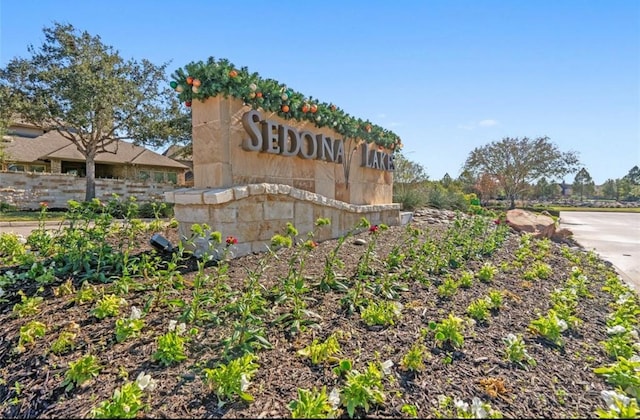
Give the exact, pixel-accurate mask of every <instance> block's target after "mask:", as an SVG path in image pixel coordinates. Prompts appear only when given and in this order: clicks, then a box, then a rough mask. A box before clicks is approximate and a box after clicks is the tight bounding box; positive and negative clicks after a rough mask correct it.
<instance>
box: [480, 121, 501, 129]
mask: <svg viewBox="0 0 640 420" xmlns="http://www.w3.org/2000/svg"><path fill="white" fill-rule="evenodd" d="M478 125H479V126H480V127H492V126H494V125H498V121H496V120H482V121H480V122H479V123H478Z"/></svg>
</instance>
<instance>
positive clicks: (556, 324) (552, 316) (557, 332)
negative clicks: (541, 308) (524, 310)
mask: <svg viewBox="0 0 640 420" xmlns="http://www.w3.org/2000/svg"><path fill="white" fill-rule="evenodd" d="M567 328H568V325H567V322H566V321H565V320H563V319H561V318H559V317H558V314H557V313H556V311H554V310H553V309H549V312H548V313H547V316H541V317H540V318H538V319H536V320H533V321H531V323H530V324H529V330H530V331H531V332H532V333H534V334H537V335H539V336H541V337H544V338H546V339H547V340H549V341H551V342H552V343H553V344H555V345H556V346H559V347H562V346H563V345H564V341H563V340H562V333H563V332H564V331H565V330H566V329H567Z"/></svg>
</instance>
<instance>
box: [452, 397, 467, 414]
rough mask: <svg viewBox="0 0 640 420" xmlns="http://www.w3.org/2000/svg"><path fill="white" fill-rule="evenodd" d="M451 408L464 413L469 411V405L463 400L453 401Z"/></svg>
mask: <svg viewBox="0 0 640 420" xmlns="http://www.w3.org/2000/svg"><path fill="white" fill-rule="evenodd" d="M453 406H454V407H455V408H457V409H458V410H462V411H464V412H465V413H466V412H468V411H469V403H466V402H464V401H463V400H454V402H453Z"/></svg>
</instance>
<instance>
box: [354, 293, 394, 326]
mask: <svg viewBox="0 0 640 420" xmlns="http://www.w3.org/2000/svg"><path fill="white" fill-rule="evenodd" d="M400 315H401V305H400V303H399V302H395V301H384V300H383V301H379V302H376V301H374V300H371V299H368V300H367V305H366V306H365V308H364V309H362V312H361V313H360V318H362V320H363V321H364V322H365V323H366V324H367V325H369V326H373V325H382V326H387V325H393V324H394V323H395V320H397V319H398V318H399V317H400Z"/></svg>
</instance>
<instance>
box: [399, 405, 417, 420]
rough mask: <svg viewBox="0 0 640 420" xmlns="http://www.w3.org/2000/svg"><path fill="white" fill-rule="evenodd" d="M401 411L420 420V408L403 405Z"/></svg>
mask: <svg viewBox="0 0 640 420" xmlns="http://www.w3.org/2000/svg"><path fill="white" fill-rule="evenodd" d="M400 411H402V412H403V413H404V414H406V415H407V416H409V417H413V418H418V407H416V406H415V405H413V404H403V405H402V408H401V409H400Z"/></svg>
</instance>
